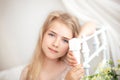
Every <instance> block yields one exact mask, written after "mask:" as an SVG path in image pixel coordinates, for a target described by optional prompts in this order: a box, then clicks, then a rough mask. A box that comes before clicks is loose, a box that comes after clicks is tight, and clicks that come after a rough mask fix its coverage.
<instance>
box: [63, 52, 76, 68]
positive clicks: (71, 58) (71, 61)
mask: <svg viewBox="0 0 120 80" xmlns="http://www.w3.org/2000/svg"><path fill="white" fill-rule="evenodd" d="M65 61H66V63H67V64H68V65H69V66H72V67H74V66H76V65H77V60H76V59H75V57H74V55H73V53H72V51H69V52H68V53H67V55H66V57H65Z"/></svg>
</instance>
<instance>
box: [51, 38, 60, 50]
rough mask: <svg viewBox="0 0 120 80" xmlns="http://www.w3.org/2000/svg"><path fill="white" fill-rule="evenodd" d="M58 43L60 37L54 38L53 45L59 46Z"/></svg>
mask: <svg viewBox="0 0 120 80" xmlns="http://www.w3.org/2000/svg"><path fill="white" fill-rule="evenodd" d="M59 43H60V39H59V38H56V39H55V40H54V41H53V46H54V47H56V48H57V47H58V46H59Z"/></svg>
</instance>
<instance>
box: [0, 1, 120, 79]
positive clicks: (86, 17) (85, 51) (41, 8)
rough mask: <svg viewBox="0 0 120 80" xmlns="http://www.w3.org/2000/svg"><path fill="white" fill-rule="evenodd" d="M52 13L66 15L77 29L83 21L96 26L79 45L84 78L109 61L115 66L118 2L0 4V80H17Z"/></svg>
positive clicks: (119, 24) (118, 45)
mask: <svg viewBox="0 0 120 80" xmlns="http://www.w3.org/2000/svg"><path fill="white" fill-rule="evenodd" d="M111 5H112V6H111ZM52 10H64V11H68V12H69V13H71V14H73V15H75V16H77V17H78V19H79V20H80V24H81V25H82V24H84V23H85V22H86V21H93V22H95V23H96V25H97V29H96V32H95V33H94V34H93V35H91V36H88V37H84V38H82V40H83V41H82V42H81V44H82V48H81V55H82V59H83V60H82V61H83V63H84V64H85V65H86V68H85V71H86V75H87V76H89V75H92V74H95V73H97V72H98V68H97V67H98V66H99V64H100V63H102V64H105V63H106V62H107V61H108V60H110V59H111V60H112V61H113V65H114V66H115V67H116V66H117V65H118V60H120V57H119V56H120V42H119V40H120V35H119V32H120V28H119V27H120V1H119V0H100V1H98V0H92V1H90V0H43V1H42V0H30V1H28V0H16V1H15V0H10V1H9V0H5V1H4V0H0V12H2V13H1V14H0V17H1V18H0V80H19V77H20V74H21V71H22V69H23V68H24V67H25V66H26V64H27V63H28V62H29V60H30V59H31V56H32V52H33V50H34V48H35V45H36V41H37V35H38V32H39V28H40V26H41V25H42V23H43V21H44V19H45V17H46V15H47V14H48V13H49V12H50V11H52ZM119 63H120V61H119ZM102 67H103V66H102ZM119 79H120V78H119Z"/></svg>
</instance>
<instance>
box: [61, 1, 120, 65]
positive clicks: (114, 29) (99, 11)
mask: <svg viewBox="0 0 120 80" xmlns="http://www.w3.org/2000/svg"><path fill="white" fill-rule="evenodd" d="M62 2H63V4H64V6H65V8H66V9H67V11H68V12H70V13H71V14H73V15H75V16H77V17H78V18H79V19H80V22H83V23H84V22H86V21H93V22H95V23H96V24H97V25H104V26H102V27H105V28H106V29H107V40H108V48H109V49H108V50H109V51H108V52H109V54H110V55H111V58H112V59H113V61H114V63H115V65H117V60H118V59H120V36H119V32H120V4H119V3H115V2H114V1H112V0H92V1H91V0H62Z"/></svg>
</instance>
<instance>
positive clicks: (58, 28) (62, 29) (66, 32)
mask: <svg viewBox="0 0 120 80" xmlns="http://www.w3.org/2000/svg"><path fill="white" fill-rule="evenodd" d="M49 27H50V28H49V29H48V31H52V32H54V33H56V34H58V35H60V36H64V37H68V38H70V39H71V38H72V36H73V34H72V30H71V29H70V28H69V26H68V25H66V24H64V23H62V22H59V21H54V22H52V23H51V24H50V25H49Z"/></svg>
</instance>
